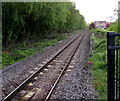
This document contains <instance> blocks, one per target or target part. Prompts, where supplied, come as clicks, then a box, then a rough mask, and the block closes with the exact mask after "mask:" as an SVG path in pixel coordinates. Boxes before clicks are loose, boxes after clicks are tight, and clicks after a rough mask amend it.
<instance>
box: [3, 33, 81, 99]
mask: <svg viewBox="0 0 120 101" xmlns="http://www.w3.org/2000/svg"><path fill="white" fill-rule="evenodd" d="M80 36H81V34H80V35H78V36H77V37H75V38H74V39H73V40H72V41H70V42H69V43H68V44H67V45H65V46H64V47H63V48H62V49H60V50H59V51H58V52H57V53H56V54H54V55H53V56H52V57H51V58H50V59H49V60H48V61H47V62H46V63H45V64H44V65H43V66H41V68H39V69H38V70H37V71H36V72H35V73H33V74H32V75H30V76H29V77H28V78H27V79H25V80H24V81H23V82H22V83H21V84H20V85H19V86H18V87H16V88H15V89H14V90H13V91H12V92H11V93H9V94H8V95H7V96H6V97H5V98H3V99H2V100H1V101H10V100H11V99H12V97H14V96H15V95H16V93H17V92H19V91H20V90H21V89H22V88H23V87H24V86H25V85H26V84H28V83H29V82H30V81H31V80H32V79H33V78H34V77H35V76H37V74H38V73H39V72H40V71H41V70H42V69H44V68H45V66H47V65H48V64H49V63H50V62H51V61H52V60H53V59H54V58H56V57H57V56H58V55H59V54H60V53H61V52H62V51H63V50H65V49H66V48H67V47H68V46H70V45H71V44H72V43H73V42H74V41H75V40H77V38H79V37H80Z"/></svg>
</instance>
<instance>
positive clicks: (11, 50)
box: [0, 30, 80, 68]
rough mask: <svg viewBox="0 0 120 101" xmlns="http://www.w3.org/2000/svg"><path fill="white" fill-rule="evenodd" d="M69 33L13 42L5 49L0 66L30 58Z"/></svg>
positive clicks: (3, 66)
mask: <svg viewBox="0 0 120 101" xmlns="http://www.w3.org/2000/svg"><path fill="white" fill-rule="evenodd" d="M78 32H80V30H79V31H74V32H73V33H72V34H76V33H78ZM69 35H71V34H69V33H65V34H56V35H55V36H52V38H49V39H44V40H41V41H39V40H35V39H34V40H31V41H30V40H29V41H27V40H26V41H24V42H18V43H16V44H13V45H11V46H9V47H8V48H5V49H3V51H2V67H0V68H5V67H6V66H8V65H11V64H14V63H16V62H19V61H22V60H24V59H26V58H28V57H29V56H31V55H34V54H35V53H38V52H40V51H42V50H44V49H45V48H47V47H49V46H53V45H55V44H57V42H59V41H61V40H64V39H66V38H67V37H68V36H69Z"/></svg>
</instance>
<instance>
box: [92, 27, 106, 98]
mask: <svg viewBox="0 0 120 101" xmlns="http://www.w3.org/2000/svg"><path fill="white" fill-rule="evenodd" d="M91 33H94V35H93V36H92V40H93V41H94V50H93V51H92V53H91V55H92V57H91V58H90V61H91V62H93V67H92V76H93V84H94V86H95V88H96V90H97V91H98V94H99V99H107V51H106V50H107V49H106V48H107V45H106V44H107V43H106V41H107V40H106V33H105V32H104V34H103V33H101V32H97V30H95V29H94V30H91ZM101 36H102V37H101Z"/></svg>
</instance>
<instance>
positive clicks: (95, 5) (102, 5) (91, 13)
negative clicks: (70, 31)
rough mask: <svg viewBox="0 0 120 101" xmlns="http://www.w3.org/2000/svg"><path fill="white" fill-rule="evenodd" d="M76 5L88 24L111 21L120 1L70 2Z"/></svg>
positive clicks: (74, 0) (80, 0)
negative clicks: (110, 17)
mask: <svg viewBox="0 0 120 101" xmlns="http://www.w3.org/2000/svg"><path fill="white" fill-rule="evenodd" d="M70 1H73V2H75V3H76V8H77V9H78V10H80V13H81V14H82V15H83V16H84V17H85V20H86V22H87V23H90V22H92V21H101V20H102V21H111V20H110V19H109V18H106V17H109V16H113V15H114V10H115V8H118V1H120V0H70Z"/></svg>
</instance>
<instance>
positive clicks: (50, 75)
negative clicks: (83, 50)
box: [2, 33, 85, 101]
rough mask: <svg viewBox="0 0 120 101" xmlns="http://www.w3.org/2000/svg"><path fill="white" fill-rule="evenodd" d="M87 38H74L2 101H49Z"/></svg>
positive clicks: (83, 34)
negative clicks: (36, 97) (33, 100)
mask: <svg viewBox="0 0 120 101" xmlns="http://www.w3.org/2000/svg"><path fill="white" fill-rule="evenodd" d="M84 37H85V33H82V34H81V35H79V36H77V37H76V38H74V39H73V40H72V41H71V42H70V43H68V44H67V45H66V46H65V47H63V48H62V49H60V50H59V51H58V52H57V53H56V54H54V55H53V56H52V57H51V58H50V59H46V61H44V62H43V64H38V68H35V69H36V71H33V74H31V75H30V76H29V77H28V78H27V79H26V80H25V81H23V82H22V83H21V84H20V85H19V86H18V87H16V89H14V90H13V91H12V92H11V93H9V94H8V95H7V96H6V97H4V98H3V100H2V101H16V100H17V101H28V100H31V101H32V98H34V97H35V96H37V95H39V98H38V99H35V100H36V101H38V100H41V99H42V100H45V101H47V100H48V99H49V98H50V96H51V94H52V92H53V90H54V88H55V87H56V85H57V83H58V82H59V80H60V78H61V76H62V75H63V74H64V71H65V70H66V68H67V67H68V65H69V63H70V61H71V59H72V57H73V56H74V54H75V52H76V50H77V49H78V47H79V45H80V44H81V42H82V40H83V39H84Z"/></svg>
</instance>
